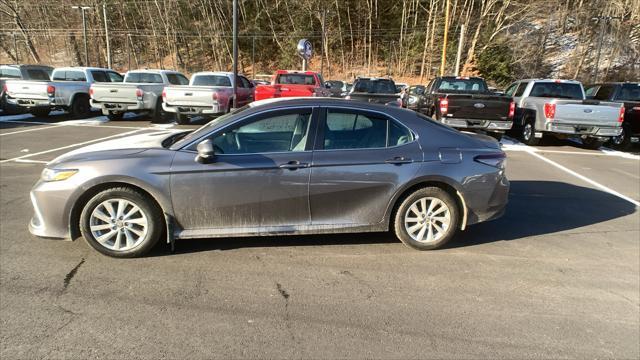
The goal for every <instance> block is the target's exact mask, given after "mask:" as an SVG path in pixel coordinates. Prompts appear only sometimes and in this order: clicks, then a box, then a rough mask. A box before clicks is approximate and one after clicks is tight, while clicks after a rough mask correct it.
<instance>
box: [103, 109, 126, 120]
mask: <svg viewBox="0 0 640 360" xmlns="http://www.w3.org/2000/svg"><path fill="white" fill-rule="evenodd" d="M123 117H124V113H121V112H115V111H109V114H108V115H107V118H108V119H109V121H120V120H122V118H123Z"/></svg>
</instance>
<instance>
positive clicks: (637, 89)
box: [619, 84, 640, 101]
mask: <svg viewBox="0 0 640 360" xmlns="http://www.w3.org/2000/svg"><path fill="white" fill-rule="evenodd" d="M619 98H620V100H622V101H640V84H624V85H622V89H621V90H620V96H619Z"/></svg>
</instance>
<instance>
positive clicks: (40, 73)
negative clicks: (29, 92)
mask: <svg viewBox="0 0 640 360" xmlns="http://www.w3.org/2000/svg"><path fill="white" fill-rule="evenodd" d="M27 76H28V77H29V80H44V81H49V73H47V72H46V71H44V70H42V69H27Z"/></svg>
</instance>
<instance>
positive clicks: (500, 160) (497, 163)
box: [473, 152, 507, 169]
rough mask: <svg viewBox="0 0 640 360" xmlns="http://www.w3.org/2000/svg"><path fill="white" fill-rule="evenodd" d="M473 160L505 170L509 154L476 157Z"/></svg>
mask: <svg viewBox="0 0 640 360" xmlns="http://www.w3.org/2000/svg"><path fill="white" fill-rule="evenodd" d="M473 160H475V161H476V162H479V163H481V164H485V165H489V166H493V167H496V168H498V169H504V168H505V166H506V162H507V154H505V153H504V152H499V153H491V154H485V155H478V156H476V157H474V158H473Z"/></svg>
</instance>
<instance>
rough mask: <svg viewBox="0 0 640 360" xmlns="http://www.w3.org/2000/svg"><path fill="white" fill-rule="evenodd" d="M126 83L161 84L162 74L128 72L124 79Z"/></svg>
mask: <svg viewBox="0 0 640 360" xmlns="http://www.w3.org/2000/svg"><path fill="white" fill-rule="evenodd" d="M124 82H127V83H140V84H162V76H160V74H155V73H143V72H138V73H128V74H127V75H126V77H125V79H124Z"/></svg>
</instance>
